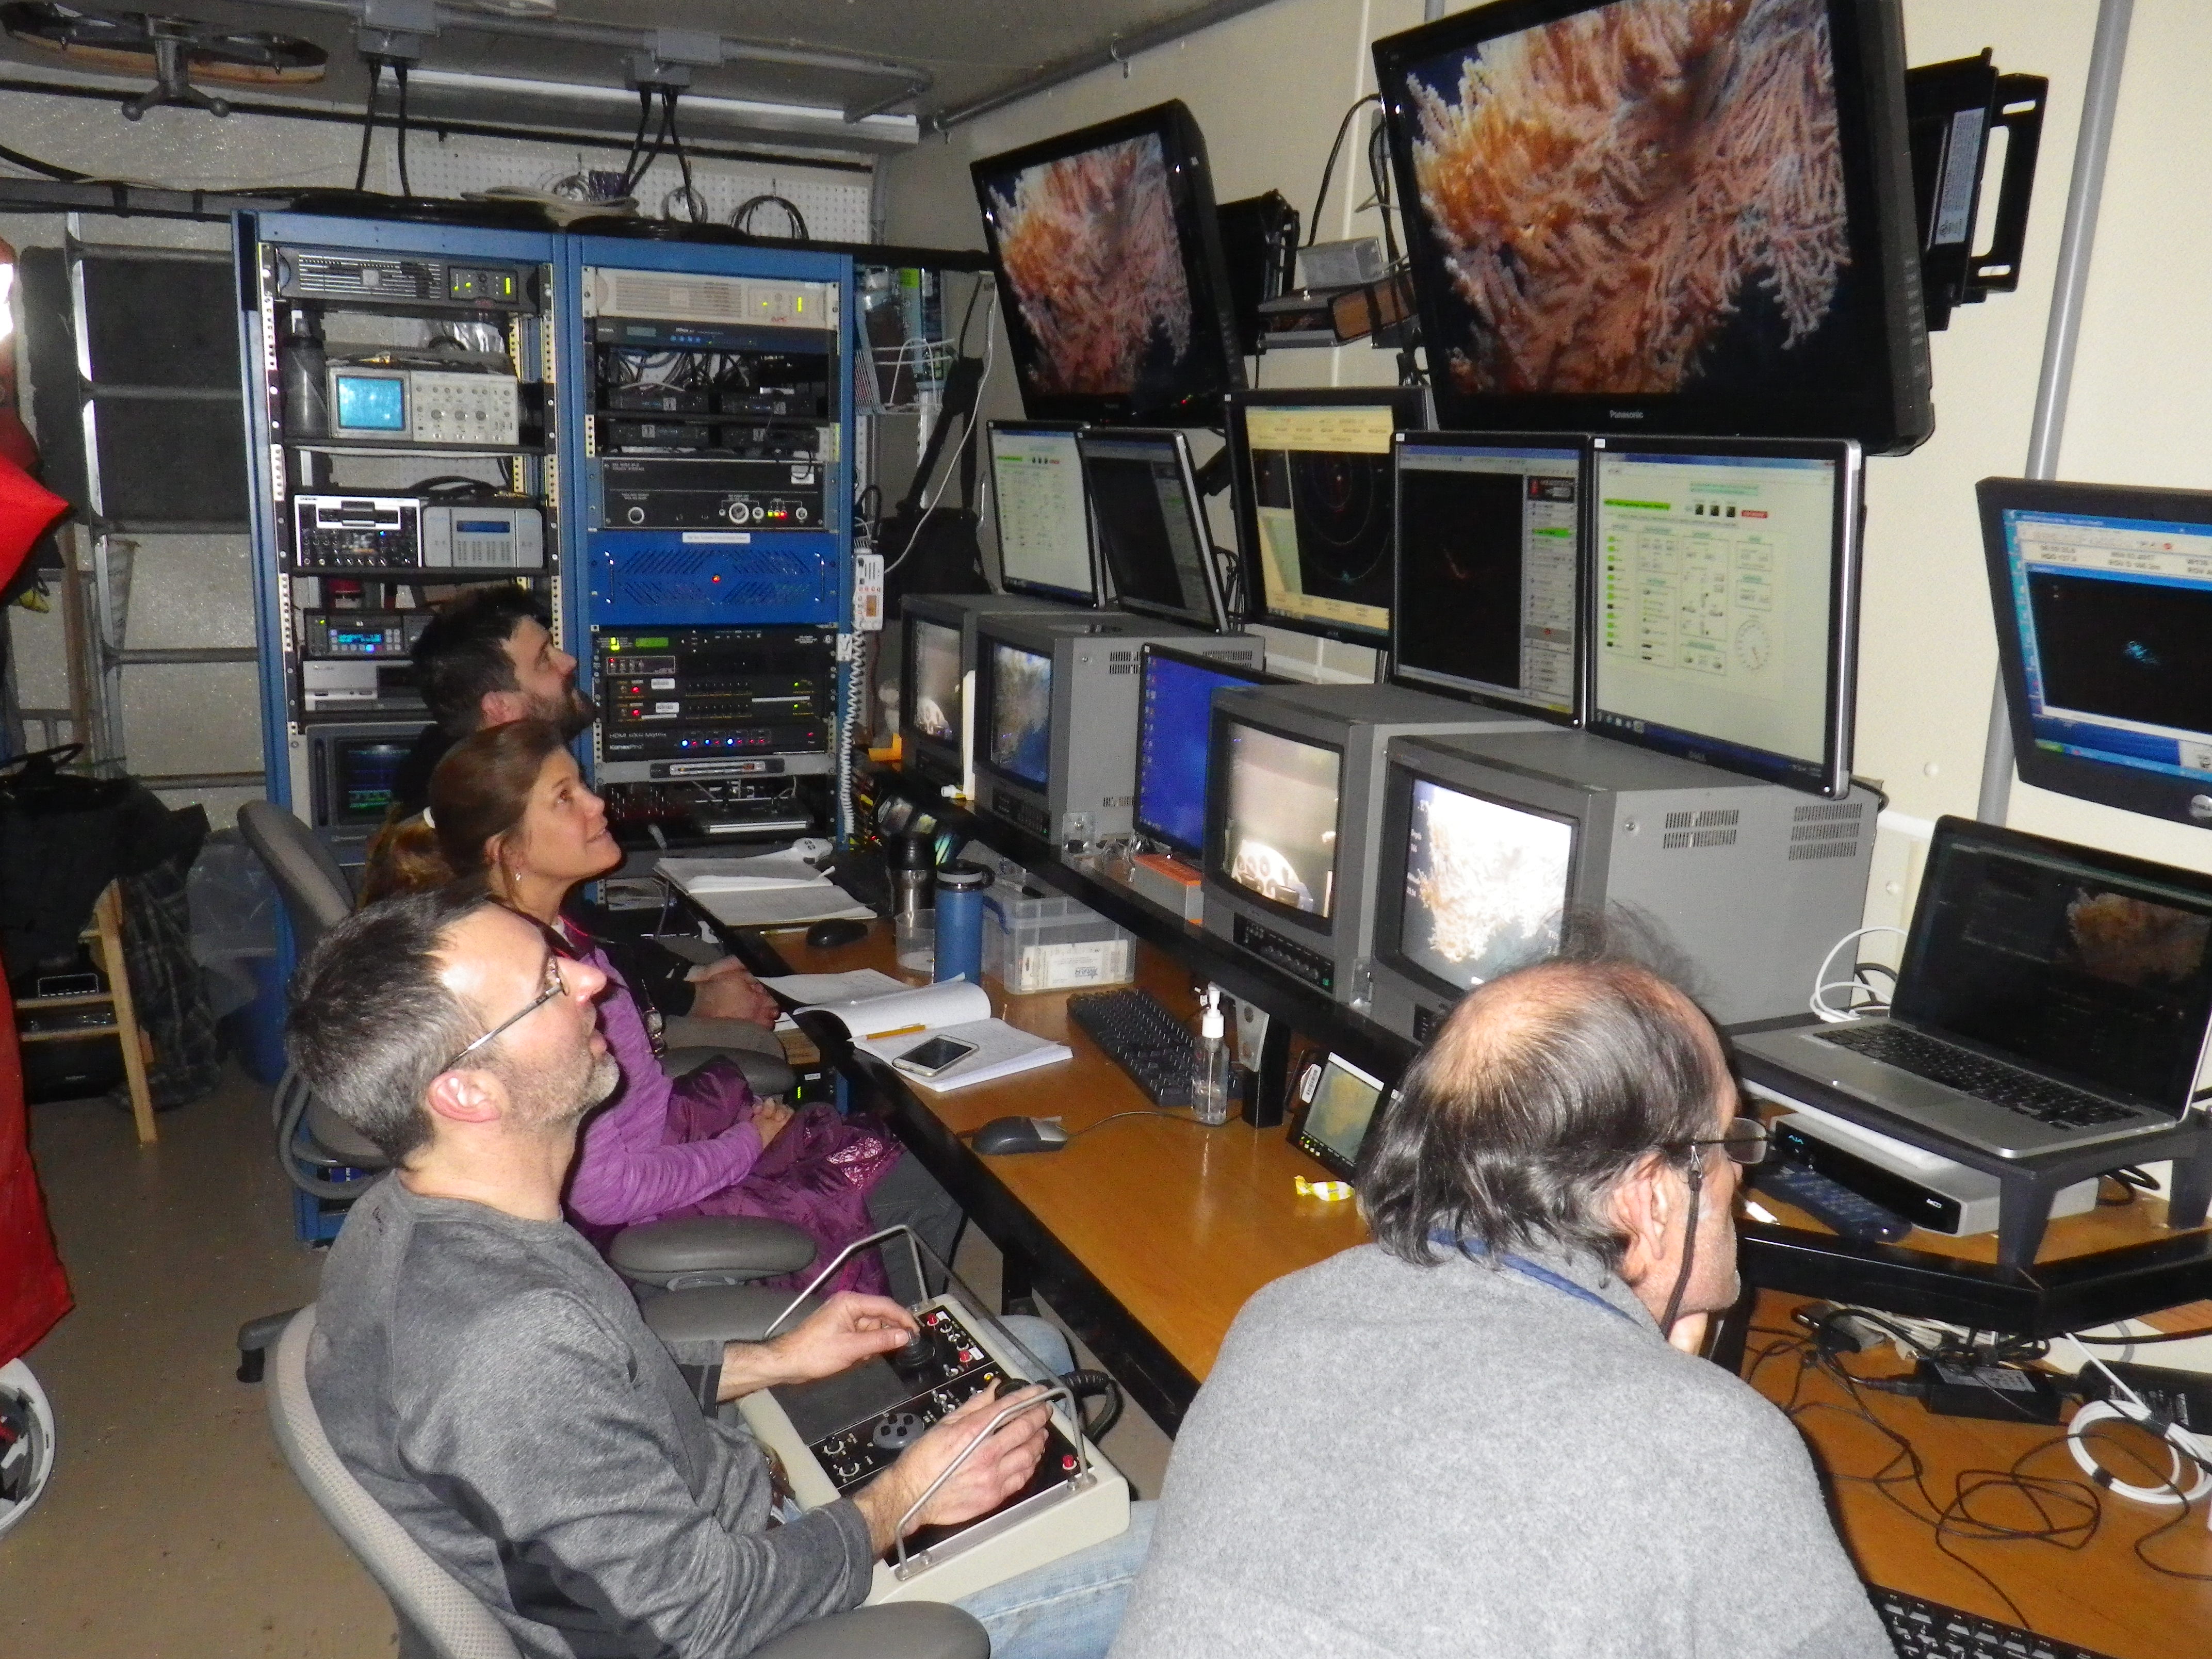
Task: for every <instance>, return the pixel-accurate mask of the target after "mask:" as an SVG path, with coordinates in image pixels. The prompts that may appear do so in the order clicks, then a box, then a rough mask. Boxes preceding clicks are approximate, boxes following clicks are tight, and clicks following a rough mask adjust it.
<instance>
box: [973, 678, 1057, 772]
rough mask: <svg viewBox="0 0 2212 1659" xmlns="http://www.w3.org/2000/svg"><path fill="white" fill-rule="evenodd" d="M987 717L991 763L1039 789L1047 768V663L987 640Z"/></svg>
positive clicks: (1049, 737)
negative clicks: (988, 696) (988, 648)
mask: <svg viewBox="0 0 2212 1659" xmlns="http://www.w3.org/2000/svg"><path fill="white" fill-rule="evenodd" d="M989 718H990V727H991V729H990V732H989V757H990V762H991V764H992V765H994V766H995V767H997V768H998V769H999V770H1000V771H1001V772H1005V773H1006V774H1008V775H1011V776H1013V777H1016V778H1018V779H1020V780H1021V781H1023V782H1024V783H1027V784H1030V785H1033V786H1034V787H1036V788H1039V789H1042V788H1043V787H1045V780H1046V778H1047V776H1048V772H1049V769H1050V767H1051V764H1052V659H1051V658H1050V657H1048V656H1044V655H1042V654H1040V653H1037V652H1035V651H1024V650H1022V649H1020V648H1019V647H1015V646H1011V645H1000V644H999V643H997V642H996V641H993V642H992V645H991V708H990V716H989Z"/></svg>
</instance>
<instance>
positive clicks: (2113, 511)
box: [1974, 478, 2212, 826]
mask: <svg viewBox="0 0 2212 1659" xmlns="http://www.w3.org/2000/svg"><path fill="white" fill-rule="evenodd" d="M1974 495H1975V500H1976V502H1977V505H1978V508H1979V511H1980V514H1981V521H1982V552H1983V556H1984V563H1985V564H1986V566H1987V568H1988V572H1989V580H1990V608H1991V611H1992V612H1993V614H1994V616H1995V618H1996V632H1997V667H1998V675H1999V678H2000V679H2001V680H2002V684H2003V686H2004V697H2005V709H2006V713H2007V715H2008V718H2009V720H2010V723H2011V726H2012V747H2013V765H2014V768H2015V769H2016V770H2017V771H2018V772H2019V774H2020V781H2021V782H2022V783H2025V784H2029V785H2031V786H2033V787H2035V788H2038V789H2048V790H2050V791H2051V793H2054V794H2060V795H2071V796H2073V797H2075V799H2079V800H2090V801H2095V802H2097V803H2098V804H2099V805H2103V806H2115V807H2118V809H2119V810H2120V811H2124V812H2137V813H2141V814H2142V815H2143V816H2144V817H2156V818H2168V819H2172V820H2173V821H2175V822H2177V823H2190V824H2197V825H2199V826H2202V825H2205V824H2212V775H2207V776H2206V777H2205V779H2204V780H2203V782H2201V783H2191V781H2189V780H2188V779H2186V778H2168V777H2165V776H2162V775H2160V774H2158V773H2155V772H2150V771H2147V770H2145V769H2142V768H2140V767H2133V766H2128V765H2124V764H2123V763H2118V762H2115V761H2103V760H2091V759H2089V758H2087V757H2084V756H2080V755H2062V754H2054V753H2051V751H2049V750H2043V749H2039V748H2038V747H2036V744H2035V717H2034V709H2033V707H2032V706H2031V705H2030V703H2029V702H2028V696H2027V653H2026V652H2025V650H2024V649H2023V647H2022V646H2021V639H2022V637H2023V635H2024V634H2025V632H2026V629H2027V620H2026V619H2025V618H2023V617H2021V615H2020V614H2019V610H2018V607H2017V606H2016V605H2015V603H2014V595H2013V591H2012V556H2011V551H2010V550H2009V548H2008V546H2007V544H2006V538H2005V523H2004V515H2005V514H2006V513H2008V512H2009V511H2015V510H2018V511H2022V512H2030V513H2079V514H2081V515H2082V516H2084V517H2092V518H2106V519H2112V518H2120V519H2134V518H2156V519H2164V520H2170V521H2172V522H2173V523H2176V524H2202V525H2203V526H2205V527H2206V529H2207V530H2208V531H2212V490H2201V489H2156V488H2152V487H2148V486H2145V485H2141V484H2077V483H2060V482H2058V481H2057V480H2055V479H2039V478H1984V479H1982V480H1981V481H1980V482H1979V483H1977V484H1976V485H1975V486H1974ZM2154 504H2155V510H2146V509H2150V508H2153V507H2154ZM2198 800H2202V801H2203V802H2204V803H2205V804H2204V805H2203V807H2202V808H2197V809H2193V808H2192V805H2191V804H2192V803H2193V802H2196V801H2198Z"/></svg>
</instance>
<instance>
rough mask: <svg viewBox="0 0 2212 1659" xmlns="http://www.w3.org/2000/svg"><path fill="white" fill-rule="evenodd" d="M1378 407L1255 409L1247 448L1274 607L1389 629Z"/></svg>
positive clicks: (1386, 511) (1390, 417) (1383, 420)
mask: <svg viewBox="0 0 2212 1659" xmlns="http://www.w3.org/2000/svg"><path fill="white" fill-rule="evenodd" d="M1396 426H1397V417H1396V416H1395V414H1394V413H1393V412H1392V410H1390V408H1389V405H1388V404H1377V405H1374V406H1371V407H1360V406H1344V405H1339V406H1334V407H1332V406H1326V405H1321V406H1314V407H1309V408H1297V409H1288V408H1285V409H1276V408H1267V407H1247V408H1246V409H1245V410H1244V440H1245V447H1246V449H1247V450H1248V451H1249V455H1248V457H1247V459H1248V460H1249V463H1250V467H1251V471H1250V475H1249V476H1250V477H1251V480H1252V513H1253V517H1254V519H1255V532H1256V534H1257V536H1258V538H1259V550H1260V572H1261V586H1262V588H1263V590H1264V591H1263V592H1262V593H1261V600H1262V602H1263V603H1264V604H1265V605H1266V606H1267V614H1268V615H1269V616H1270V617H1279V618H1283V619H1285V620H1287V621H1290V622H1294V623H1297V622H1304V623H1334V624H1335V625H1336V626H1338V627H1341V628H1347V629H1362V630H1364V631H1366V632H1368V633H1372V634H1383V633H1387V632H1388V631H1389V627H1390V529H1391V526H1390V519H1391V513H1390V434H1391V432H1392V431H1393V430H1394V429H1395V427H1396Z"/></svg>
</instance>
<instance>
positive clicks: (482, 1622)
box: [269, 1303, 991, 1659]
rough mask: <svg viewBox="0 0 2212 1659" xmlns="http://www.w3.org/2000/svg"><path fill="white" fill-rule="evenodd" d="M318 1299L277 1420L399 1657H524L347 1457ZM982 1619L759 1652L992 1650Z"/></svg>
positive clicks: (902, 1624) (855, 1622) (294, 1343)
mask: <svg viewBox="0 0 2212 1659" xmlns="http://www.w3.org/2000/svg"><path fill="white" fill-rule="evenodd" d="M314 1332H315V1310H314V1305H313V1304H312V1303H310V1304H308V1305H307V1307H304V1308H302V1309H301V1310H299V1312H298V1313H297V1314H296V1315H295V1316H292V1318H291V1320H290V1322H289V1324H288V1325H287V1326H286V1327H285V1329H284V1334H283V1339H282V1340H280V1341H279V1342H278V1343H277V1345H276V1375H275V1376H272V1377H271V1378H270V1384H269V1422H270V1427H271V1428H272V1429H273V1430H274V1431H275V1432H276V1444H277V1446H278V1448H279V1449H281V1450H282V1451H283V1454H284V1461H285V1462H286V1463H288V1464H289V1465H290V1467H291V1470H292V1473H293V1474H295V1476H296V1477H298V1479H299V1482H300V1484H301V1486H304V1487H306V1488H307V1496H308V1497H309V1498H312V1499H313V1502H314V1505H315V1508H316V1509H317V1510H319V1511H320V1512H321V1515H322V1517H323V1519H324V1520H325V1521H327V1522H330V1525H331V1530H332V1531H333V1532H335V1533H337V1535H338V1536H339V1538H341V1539H342V1540H343V1541H344V1542H345V1545H346V1547H347V1548H349V1549H350V1550H351V1551H352V1552H353V1554H354V1559H356V1560H357V1561H359V1562H360V1563H361V1565H362V1567H363V1568H364V1569H365V1570H366V1571H368V1576H369V1577H372V1578H374V1580H375V1581H376V1583H377V1587H378V1588H379V1589H381V1590H382V1591H383V1592H384V1594H385V1597H386V1600H387V1601H390V1602H391V1603H392V1616H393V1617H394V1618H395V1619H397V1620H398V1622H399V1659H520V1651H519V1650H517V1649H516V1647H515V1645H514V1638H513V1637H511V1636H509V1635H508V1634H507V1627H506V1626H503V1625H501V1623H500V1622H499V1620H497V1619H496V1618H495V1617H494V1616H493V1615H492V1612H491V1610H490V1609H489V1607H485V1606H484V1604H483V1602H481V1601H477V1598H476V1597H475V1596H474V1595H471V1594H470V1592H469V1591H468V1590H466V1589H464V1588H463V1587H462V1585H461V1584H460V1583H459V1581H458V1580H457V1579H455V1578H454V1577H453V1575H452V1574H451V1573H449V1572H447V1571H446V1570H445V1569H444V1568H443V1567H441V1566H440V1565H438V1564H437V1563H436V1562H435V1561H434V1560H432V1559H430V1557H429V1556H428V1553H425V1552H424V1550H423V1548H422V1546H421V1545H419V1544H417V1543H416V1541H414V1540H413V1539H412V1538H410V1537H409V1536H408V1535H407V1533H406V1530H405V1529H404V1528H402V1527H401V1526H400V1524H399V1523H398V1522H397V1521H395V1520H393V1519H392V1516H390V1515H389V1514H388V1513H386V1510H384V1508H383V1507H382V1505H380V1504H378V1503H377V1501H376V1500H375V1499H374V1498H371V1497H370V1496H369V1495H368V1492H367V1490H366V1489H365V1488H363V1486H362V1484H361V1482H359V1481H358V1480H355V1479H354V1478H353V1475H352V1474H350V1473H349V1471H348V1470H347V1468H346V1467H345V1465H344V1464H343V1463H342V1462H339V1461H338V1455H337V1452H336V1451H335V1450H333V1449H332V1448H331V1443H330V1437H328V1436H327V1435H325V1433H324V1432H323V1425H322V1419H320V1418H319V1417H318V1416H317V1415H316V1413H315V1402H314V1401H313V1398H312V1397H311V1396H310V1395H308V1393H307V1345H308V1343H309V1341H310V1340H312V1339H313V1336H314ZM990 1653H991V1642H990V1638H988V1637H987V1635H985V1634H984V1632H983V1627H982V1626H981V1625H979V1624H977V1623H976V1622H975V1620H973V1619H971V1618H969V1616H968V1615H967V1614H966V1613H963V1612H961V1611H960V1610H959V1609H958V1608H957V1607H943V1606H938V1605H935V1604H932V1603H928V1602H905V1603H901V1604H898V1605H896V1606H893V1607H862V1608H860V1609H858V1610H856V1611H854V1612H852V1613H837V1614H834V1615H832V1616H831V1617H829V1618H827V1619H819V1620H815V1621H814V1622H812V1623H811V1624H807V1625H802V1626H799V1628H798V1629H797V1630H793V1631H789V1632H786V1633H785V1634H784V1635H782V1636H780V1637H778V1638H776V1639H775V1641H773V1642H770V1643H768V1644H766V1645H764V1646H763V1647H758V1648H756V1649H754V1650H753V1659H990Z"/></svg>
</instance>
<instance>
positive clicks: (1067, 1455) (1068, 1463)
mask: <svg viewBox="0 0 2212 1659" xmlns="http://www.w3.org/2000/svg"><path fill="white" fill-rule="evenodd" d="M1074 1467H1075V1454H1074V1453H1073V1452H1062V1453H1061V1454H1060V1468H1063V1469H1072V1468H1074Z"/></svg>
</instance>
